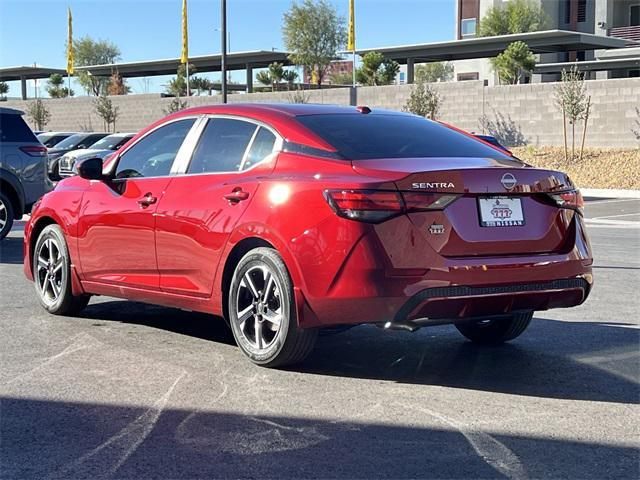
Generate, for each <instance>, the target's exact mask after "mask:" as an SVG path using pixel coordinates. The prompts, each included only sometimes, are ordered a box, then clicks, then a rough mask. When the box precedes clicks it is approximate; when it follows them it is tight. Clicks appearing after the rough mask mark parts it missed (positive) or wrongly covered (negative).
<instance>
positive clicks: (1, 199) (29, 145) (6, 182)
mask: <svg viewBox="0 0 640 480" xmlns="http://www.w3.org/2000/svg"><path fill="white" fill-rule="evenodd" d="M22 115H24V112H21V111H20V110H14V109H13V108H4V107H0V239H2V238H4V237H6V236H7V234H8V233H9V231H10V230H11V227H12V225H13V221H14V220H15V219H20V218H22V215H24V214H25V213H28V212H30V211H31V206H32V205H33V204H34V203H35V202H36V200H38V199H39V198H40V197H41V196H42V195H43V194H44V193H46V192H47V191H48V190H50V189H51V187H52V184H51V182H50V181H49V178H48V177H47V148H46V147H45V146H44V145H42V143H40V141H39V140H38V139H37V138H36V136H35V135H34V134H33V132H32V131H31V129H30V128H29V126H28V125H27V124H26V123H25V121H24V120H23V119H22Z"/></svg>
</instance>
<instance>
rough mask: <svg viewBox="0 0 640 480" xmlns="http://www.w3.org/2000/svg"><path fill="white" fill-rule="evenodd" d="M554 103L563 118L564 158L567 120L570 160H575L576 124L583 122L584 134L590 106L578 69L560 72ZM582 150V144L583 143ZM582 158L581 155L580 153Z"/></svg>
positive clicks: (583, 81) (585, 87)
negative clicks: (569, 133)
mask: <svg viewBox="0 0 640 480" xmlns="http://www.w3.org/2000/svg"><path fill="white" fill-rule="evenodd" d="M554 97H555V103H556V105H557V107H558V109H559V110H561V111H562V116H563V119H562V121H563V130H564V132H565V156H567V151H568V145H567V138H566V137H567V135H566V123H567V120H568V121H569V124H570V125H571V159H572V160H573V159H574V158H575V150H576V148H575V145H576V124H577V123H578V122H579V121H581V120H582V121H584V122H585V127H584V131H585V133H586V121H587V119H588V115H589V109H590V106H591V97H590V96H589V94H588V93H587V85H586V83H585V80H584V76H583V75H582V73H580V72H579V71H578V67H576V66H574V67H573V68H572V69H571V70H563V71H562V81H561V82H559V83H557V84H556V87H555V94H554ZM583 149H584V142H583ZM581 156H582V153H581Z"/></svg>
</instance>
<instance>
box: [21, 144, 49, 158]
mask: <svg viewBox="0 0 640 480" xmlns="http://www.w3.org/2000/svg"><path fill="white" fill-rule="evenodd" d="M20 150H22V151H23V152H24V153H26V154H27V155H29V156H30V157H44V156H45V155H46V154H47V147H43V146H38V145H29V146H25V147H20Z"/></svg>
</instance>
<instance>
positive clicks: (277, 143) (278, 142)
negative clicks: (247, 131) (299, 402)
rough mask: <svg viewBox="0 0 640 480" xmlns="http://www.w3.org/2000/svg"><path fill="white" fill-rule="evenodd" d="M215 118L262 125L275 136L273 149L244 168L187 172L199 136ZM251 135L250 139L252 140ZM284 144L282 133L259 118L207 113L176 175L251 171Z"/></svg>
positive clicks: (246, 150) (270, 157)
mask: <svg viewBox="0 0 640 480" xmlns="http://www.w3.org/2000/svg"><path fill="white" fill-rule="evenodd" d="M217 118H223V119H225V118H226V119H230V120H240V121H242V122H247V123H253V124H255V125H256V126H257V127H264V128H265V129H267V130H269V131H270V132H271V133H272V134H273V135H274V136H275V137H276V141H275V142H274V143H273V149H272V150H271V153H270V154H269V155H267V156H266V157H264V158H263V159H262V160H261V161H260V162H258V163H256V164H254V165H251V166H250V167H249V168H247V169H246V170H242V169H241V168H240V169H238V170H231V171H225V172H198V173H187V170H188V169H189V165H190V164H191V160H192V157H193V153H194V152H195V149H196V147H197V145H198V142H199V141H200V138H201V136H202V134H203V132H204V129H205V126H206V125H207V124H208V123H209V121H210V120H215V119H217ZM257 131H259V128H256V130H255V131H254V132H253V136H255V135H257V133H256V132H257ZM253 136H252V139H251V140H253ZM251 145H252V141H249V145H247V148H246V149H245V152H244V154H243V156H242V159H243V161H242V162H241V164H240V165H241V167H242V166H243V165H244V159H245V158H246V155H247V152H248V151H249V148H250V146H251ZM283 146H284V138H283V137H282V135H280V134H279V133H278V131H277V130H276V129H275V128H273V127H272V126H270V125H268V124H266V123H264V122H262V121H260V120H256V119H254V118H247V117H241V116H239V115H230V114H216V113H213V114H207V115H204V116H203V119H202V124H201V127H200V132H199V133H198V138H197V141H196V142H195V143H194V145H193V149H192V151H191V152H190V154H189V157H188V159H187V161H186V162H185V163H184V164H182V165H180V166H179V169H178V170H179V171H177V173H176V175H179V176H194V175H229V174H241V173H245V172H249V171H251V170H252V169H253V168H255V167H257V166H258V165H261V164H262V163H265V162H267V161H270V160H271V159H272V158H273V155H274V154H275V153H279V152H281V151H282V148H283Z"/></svg>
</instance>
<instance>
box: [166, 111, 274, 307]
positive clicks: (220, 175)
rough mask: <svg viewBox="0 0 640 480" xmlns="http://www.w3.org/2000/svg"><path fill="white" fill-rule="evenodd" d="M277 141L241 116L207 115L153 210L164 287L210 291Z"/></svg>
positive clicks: (190, 291) (176, 290) (200, 292)
mask: <svg viewBox="0 0 640 480" xmlns="http://www.w3.org/2000/svg"><path fill="white" fill-rule="evenodd" d="M281 144H282V140H281V139H280V138H279V137H278V136H277V134H276V133H275V132H274V131H272V130H271V129H270V128H268V127H267V126H265V125H260V124H257V123H254V122H251V121H247V120H244V119H239V118H229V117H212V118H209V119H208V121H207V123H206V124H205V125H203V129H202V134H201V136H200V139H199V141H198V144H197V146H196V148H195V150H194V153H193V156H192V158H191V159H190V160H189V161H188V163H186V164H185V165H184V167H183V171H184V174H182V175H177V176H176V177H175V178H174V179H173V180H172V182H171V184H170V185H169V187H168V189H167V192H166V193H165V195H164V196H163V198H162V200H161V201H160V203H159V206H158V211H157V214H156V215H157V223H156V248H157V252H158V269H159V272H160V286H161V289H162V290H163V291H166V292H169V293H177V294H184V295H190V296H197V297H209V296H210V295H211V291H212V286H213V280H214V277H215V273H216V269H217V268H218V263H219V260H220V254H221V252H222V251H223V249H224V246H225V245H226V243H227V239H228V237H229V235H230V234H231V232H232V231H233V229H234V227H235V225H236V223H237V222H238V219H239V218H240V216H241V215H242V213H243V212H244V211H245V209H246V208H247V206H248V204H249V203H250V201H251V199H252V197H253V194H254V193H255V191H256V189H257V188H258V182H259V176H261V175H265V174H266V173H267V172H268V171H270V169H271V168H272V165H273V162H272V161H270V160H272V159H273V158H274V156H275V155H274V152H275V151H277V150H278V148H279V147H280V146H281Z"/></svg>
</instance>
